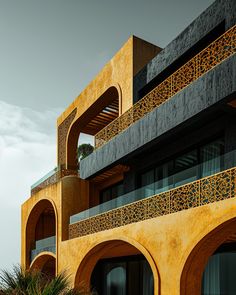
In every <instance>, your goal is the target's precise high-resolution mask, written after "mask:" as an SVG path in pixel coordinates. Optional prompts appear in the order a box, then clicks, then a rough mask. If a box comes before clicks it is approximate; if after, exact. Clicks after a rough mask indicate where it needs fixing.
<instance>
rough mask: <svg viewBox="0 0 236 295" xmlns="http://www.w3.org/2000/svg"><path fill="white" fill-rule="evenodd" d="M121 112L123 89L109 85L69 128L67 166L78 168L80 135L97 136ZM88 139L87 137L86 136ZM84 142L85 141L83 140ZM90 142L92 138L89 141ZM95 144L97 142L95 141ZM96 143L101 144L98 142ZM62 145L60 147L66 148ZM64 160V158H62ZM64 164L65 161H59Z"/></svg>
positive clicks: (67, 135) (68, 167)
mask: <svg viewBox="0 0 236 295" xmlns="http://www.w3.org/2000/svg"><path fill="white" fill-rule="evenodd" d="M120 113H121V91H120V89H119V86H118V85H116V86H111V87H109V88H108V89H107V90H106V91H105V92H104V93H103V94H102V95H101V96H100V97H98V98H97V100H96V101H95V102H94V103H93V104H92V105H91V106H90V107H89V108H88V109H87V110H86V111H85V112H84V113H83V114H81V115H80V116H79V117H78V118H76V119H75V120H74V121H73V123H72V125H71V126H70V128H69V130H68V134H65V136H66V159H64V161H65V160H66V167H67V169H77V168H78V161H77V147H78V143H79V137H80V135H81V134H83V135H82V136H84V137H85V136H86V135H89V136H95V135H96V134H97V133H98V132H99V131H101V130H102V129H103V128H104V127H105V126H107V125H108V124H109V123H111V122H112V121H113V120H115V119H116V118H117V117H118V116H119V114H120ZM84 140H85V141H86V139H85V138H84ZM83 143H84V141H83ZM87 143H90V140H89V141H88V142H87ZM94 144H95V143H94ZM96 145H99V144H98V143H96ZM64 148H65V146H60V145H59V149H64ZM61 161H63V159H62V160H61ZM58 164H59V165H62V166H63V165H64V164H65V163H62V162H61V163H58Z"/></svg>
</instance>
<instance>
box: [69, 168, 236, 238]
mask: <svg viewBox="0 0 236 295" xmlns="http://www.w3.org/2000/svg"><path fill="white" fill-rule="evenodd" d="M233 197H236V168H232V169H228V170H225V171H223V172H220V173H217V174H215V175H213V176H208V177H205V178H202V179H200V180H197V181H194V182H191V183H188V184H185V185H183V186H180V187H177V188H174V189H171V190H169V191H167V192H164V193H160V194H158V195H154V196H151V197H148V198H145V199H143V200H140V201H137V202H134V203H131V204H129V205H125V206H122V207H119V208H116V209H113V210H110V211H107V212H105V213H102V214H99V215H96V216H93V217H90V218H87V219H85V220H82V221H79V222H77V223H73V224H71V225H70V226H69V235H70V239H72V238H76V237H81V236H85V235H88V234H93V233H96V232H100V231H104V230H108V229H112V228H116V227H120V226H124V225H127V224H130V223H134V222H139V221H142V220H147V219H150V218H155V217H158V216H162V215H166V214H170V213H174V212H178V211H182V210H186V209H190V208H194V207H198V206H203V205H206V204H209V203H213V202H217V201H221V200H225V199H229V198H233Z"/></svg>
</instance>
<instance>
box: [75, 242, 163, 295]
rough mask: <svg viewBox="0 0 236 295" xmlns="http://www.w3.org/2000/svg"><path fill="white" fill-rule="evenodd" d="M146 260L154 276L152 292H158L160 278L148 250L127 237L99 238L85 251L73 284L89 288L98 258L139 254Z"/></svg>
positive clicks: (77, 286)
mask: <svg viewBox="0 0 236 295" xmlns="http://www.w3.org/2000/svg"><path fill="white" fill-rule="evenodd" d="M140 254H142V255H143V256H144V257H145V259H146V260H147V262H148V264H149V266H150V268H151V270H152V274H153V278H154V290H155V291H154V294H155V295H157V294H160V293H159V292H160V278H159V273H158V269H157V266H156V263H155V261H154V260H153V258H152V256H151V254H150V253H149V252H148V250H147V249H146V248H145V247H144V246H142V245H141V244H140V243H138V242H137V241H135V240H133V239H130V238H127V237H117V238H116V239H109V240H107V239H106V240H101V241H99V242H98V243H96V244H94V245H93V246H92V247H91V248H90V250H89V251H88V252H87V254H86V255H85V257H84V258H83V260H82V261H81V263H80V264H79V267H78V269H77V272H76V275H75V281H74V286H75V287H76V288H85V289H86V291H88V290H89V286H90V280H91V275H92V272H93V270H94V268H95V266H96V264H97V263H98V261H99V260H100V259H104V258H114V257H121V256H130V255H140Z"/></svg>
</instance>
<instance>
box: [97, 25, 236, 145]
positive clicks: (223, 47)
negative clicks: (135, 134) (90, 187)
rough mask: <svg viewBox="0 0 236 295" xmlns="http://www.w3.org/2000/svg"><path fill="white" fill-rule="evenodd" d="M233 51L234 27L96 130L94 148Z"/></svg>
mask: <svg viewBox="0 0 236 295" xmlns="http://www.w3.org/2000/svg"><path fill="white" fill-rule="evenodd" d="M235 52H236V26H234V27H232V28H231V29H229V30H228V31H227V32H225V33H224V34H223V35H222V36H220V37H219V38H218V39H216V40H215V41H214V42H212V43H211V44H210V45H209V46H208V47H206V48H205V49H204V50H202V51H201V52H200V53H198V54H197V55H196V56H194V57H193V58H192V59H191V60H189V61H188V62H187V63H186V64H184V65H183V66H182V67H180V68H179V69H178V70H177V71H176V72H174V73H173V74H172V75H171V76H169V77H168V78H167V79H166V80H164V81H163V82H162V83H161V84H159V85H158V86H157V87H156V88H154V89H153V90H152V91H151V92H149V93H148V94H147V95H146V96H144V97H143V98H142V99H141V100H139V101H138V102H137V103H136V104H134V105H133V107H132V108H130V109H129V110H128V111H126V112H125V113H123V114H122V115H121V116H120V117H118V118H117V119H115V120H114V121H112V122H111V123H110V124H109V125H107V126H106V127H104V128H103V129H102V130H101V131H99V132H98V133H97V134H96V135H95V147H96V148H99V147H101V146H103V145H104V144H106V143H107V142H108V141H110V140H111V139H112V138H113V137H115V136H116V135H118V134H119V133H121V132H122V131H124V130H126V129H127V128H128V127H129V126H130V125H132V124H134V123H135V122H136V121H138V120H139V119H141V118H142V117H144V116H145V115H146V114H148V113H149V112H151V111H152V110H154V109H155V108H157V107H158V106H160V105H161V104H163V103H164V102H166V101H167V100H169V99H170V98H171V97H173V96H174V95H175V94H177V93H178V92H180V91H181V90H183V89H184V88H185V87H188V86H189V85H190V84H191V83H193V82H194V81H195V80H197V79H198V78H199V77H201V76H202V75H204V74H205V73H207V72H208V71H210V70H211V69H213V68H214V67H216V66H217V65H219V64H220V63H221V62H222V61H224V60H225V59H227V58H229V57H230V56H232V55H234V54H235Z"/></svg>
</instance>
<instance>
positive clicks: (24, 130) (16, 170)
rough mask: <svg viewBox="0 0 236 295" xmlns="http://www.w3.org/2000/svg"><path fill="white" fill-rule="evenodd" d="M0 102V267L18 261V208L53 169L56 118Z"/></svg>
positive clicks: (55, 114) (57, 112) (54, 163)
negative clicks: (38, 181) (32, 187)
mask: <svg viewBox="0 0 236 295" xmlns="http://www.w3.org/2000/svg"><path fill="white" fill-rule="evenodd" d="M60 112H61V110H49V111H44V112H37V111H35V110H32V109H28V108H20V107H18V106H15V105H10V104H7V103H5V102H3V101H0V204H1V207H0V208H1V212H0V232H1V244H0V268H11V267H12V264H15V263H19V262H20V206H21V204H22V203H23V202H24V201H25V200H26V199H27V198H28V197H29V195H30V186H31V185H32V184H33V183H34V182H35V181H37V180H38V179H39V178H40V177H42V176H43V175H45V174H46V173H47V172H49V171H50V170H51V169H53V168H54V167H55V166H56V128H55V126H56V118H57V116H58V115H59V114H60Z"/></svg>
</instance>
